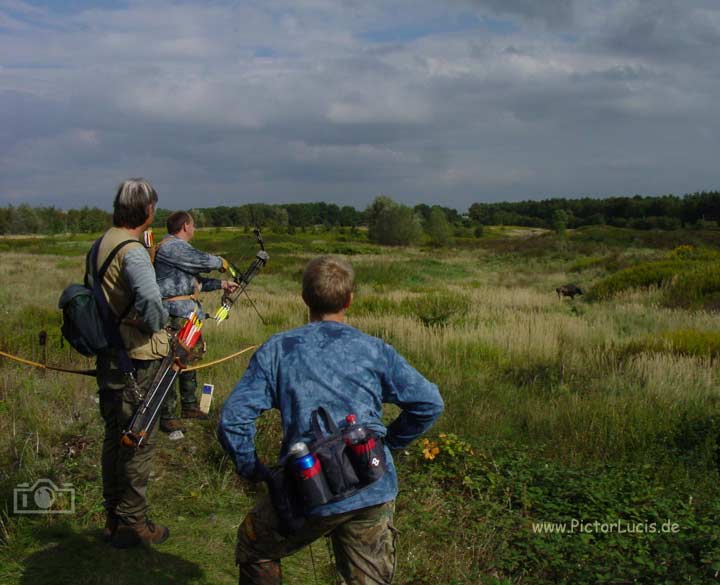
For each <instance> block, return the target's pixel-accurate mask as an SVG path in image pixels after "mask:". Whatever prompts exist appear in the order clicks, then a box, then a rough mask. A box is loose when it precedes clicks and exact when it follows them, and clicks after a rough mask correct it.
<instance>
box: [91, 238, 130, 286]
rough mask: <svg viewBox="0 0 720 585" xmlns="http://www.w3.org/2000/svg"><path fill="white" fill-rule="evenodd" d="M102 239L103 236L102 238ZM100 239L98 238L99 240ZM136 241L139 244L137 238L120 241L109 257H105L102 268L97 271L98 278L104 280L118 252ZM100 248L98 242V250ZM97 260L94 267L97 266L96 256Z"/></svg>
mask: <svg viewBox="0 0 720 585" xmlns="http://www.w3.org/2000/svg"><path fill="white" fill-rule="evenodd" d="M100 239H102V238H100ZM99 241H100V240H98V242H99ZM133 242H135V243H136V244H139V243H140V242H138V241H137V240H125V241H123V242H120V243H119V244H118V245H117V246H115V247H114V248H113V249H112V250H111V251H110V253H109V254H108V257H107V258H105V262H103V265H102V266H101V267H100V270H98V271H97V279H98V280H99V281H100V282H102V279H103V278H105V273H106V272H107V270H108V268H110V263H111V262H112V261H113V260H114V259H115V256H117V253H118V252H119V251H120V250H121V249H122V248H124V247H125V246H127V245H128V244H132V243H133ZM99 250H100V244H99V243H98V251H99ZM95 260H96V262H95V263H94V264H93V268H97V257H96V258H95Z"/></svg>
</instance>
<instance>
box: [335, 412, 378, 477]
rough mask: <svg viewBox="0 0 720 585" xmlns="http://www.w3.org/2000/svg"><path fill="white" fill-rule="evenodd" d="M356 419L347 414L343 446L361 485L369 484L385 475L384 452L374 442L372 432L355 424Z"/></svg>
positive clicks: (352, 415)
mask: <svg viewBox="0 0 720 585" xmlns="http://www.w3.org/2000/svg"><path fill="white" fill-rule="evenodd" d="M356 421H357V417H356V416H355V415H354V414H348V415H347V416H346V417H345V422H346V423H347V425H348V430H347V431H346V432H345V435H344V436H345V444H346V445H347V446H348V449H349V451H350V459H351V461H352V462H353V464H354V465H353V466H354V467H355V471H356V473H357V474H358V477H359V478H360V481H361V482H362V483H370V482H373V481H375V480H376V479H378V478H379V477H380V476H382V474H383V473H385V451H384V449H383V446H382V443H378V442H377V441H376V440H375V435H374V434H373V432H372V431H371V430H370V429H368V428H366V427H364V426H361V425H358V424H357V422H356Z"/></svg>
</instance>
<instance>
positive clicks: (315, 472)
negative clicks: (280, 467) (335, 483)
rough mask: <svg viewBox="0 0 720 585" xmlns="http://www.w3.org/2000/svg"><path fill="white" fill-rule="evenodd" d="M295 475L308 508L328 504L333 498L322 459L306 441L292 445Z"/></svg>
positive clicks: (291, 451) (290, 451) (291, 453)
mask: <svg viewBox="0 0 720 585" xmlns="http://www.w3.org/2000/svg"><path fill="white" fill-rule="evenodd" d="M289 453H290V457H291V459H292V461H291V463H290V465H291V466H292V471H293V475H294V476H295V480H296V482H295V483H296V485H297V487H298V492H299V493H300V498H301V499H302V502H303V504H304V505H305V506H306V507H308V508H313V507H315V506H320V505H321V504H326V503H327V502H329V501H330V500H331V499H332V493H331V492H330V488H329V487H328V484H327V481H326V480H325V475H324V474H323V470H322V467H321V466H320V460H319V459H318V458H317V457H315V455H313V454H312V453H310V451H309V450H308V446H307V445H306V444H305V443H294V444H293V445H291V446H290V450H289Z"/></svg>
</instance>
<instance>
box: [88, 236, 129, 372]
mask: <svg viewBox="0 0 720 585" xmlns="http://www.w3.org/2000/svg"><path fill="white" fill-rule="evenodd" d="M101 241H102V237H100V238H98V239H97V240H95V243H94V244H93V245H92V248H90V251H89V252H88V255H87V259H86V268H88V269H89V270H88V271H87V272H86V273H85V284H86V285H87V284H88V275H89V274H92V279H93V282H92V287H88V288H92V291H93V296H94V297H95V302H96V303H97V306H98V309H99V313H100V319H101V320H102V324H103V329H104V330H105V335H106V336H107V339H108V341H109V342H110V346H111V347H113V348H114V349H115V350H116V351H117V358H118V366H120V369H121V370H122V371H123V372H126V373H129V374H132V373H133V372H134V370H135V368H134V367H133V364H132V360H131V359H130V356H129V355H128V353H127V350H126V349H125V344H124V343H123V340H122V336H121V335H120V328H119V321H120V319H122V316H121V317H120V318H116V317H115V315H114V314H113V311H112V309H111V308H110V304H109V303H108V301H107V299H106V298H105V293H104V292H103V290H102V280H103V278H104V277H105V273H106V272H107V270H108V267H109V266H110V263H111V262H112V261H113V259H114V258H115V256H117V253H118V252H119V251H120V249H121V248H123V247H124V246H126V245H127V244H130V243H132V242H137V240H125V241H123V242H120V243H119V244H118V245H117V246H115V247H114V248H113V249H112V251H111V252H110V254H109V255H108V257H107V258H106V259H105V262H103V265H102V267H101V268H100V270H97V260H98V253H99V250H100V242H101ZM138 243H139V242H138ZM132 304H133V303H132V301H131V302H130V303H129V305H128V307H127V309H126V310H125V311H124V314H127V312H128V311H129V310H130V307H132ZM123 316H124V315H123Z"/></svg>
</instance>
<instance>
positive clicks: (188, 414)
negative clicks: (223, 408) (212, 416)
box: [180, 406, 208, 420]
mask: <svg viewBox="0 0 720 585" xmlns="http://www.w3.org/2000/svg"><path fill="white" fill-rule="evenodd" d="M180 416H181V417H182V418H196V419H199V420H207V418H208V415H207V414H205V413H204V412H203V411H202V410H200V409H199V408H198V407H197V406H187V407H186V406H183V409H182V413H181V415H180Z"/></svg>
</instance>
